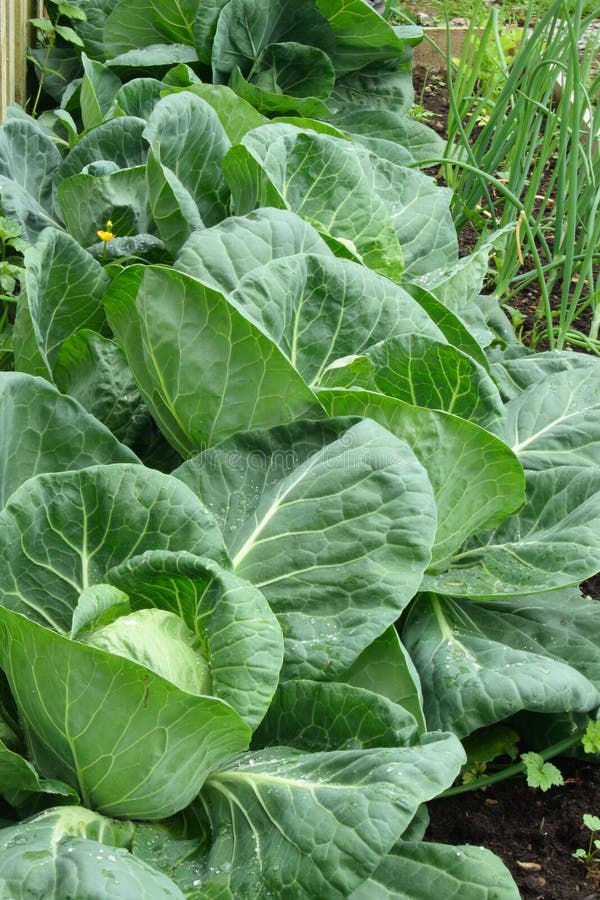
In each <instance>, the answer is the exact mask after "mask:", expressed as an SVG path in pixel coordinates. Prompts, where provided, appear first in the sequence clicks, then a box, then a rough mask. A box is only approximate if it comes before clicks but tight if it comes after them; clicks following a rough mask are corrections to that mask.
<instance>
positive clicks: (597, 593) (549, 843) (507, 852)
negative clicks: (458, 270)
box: [414, 69, 600, 900]
mask: <svg viewBox="0 0 600 900" xmlns="http://www.w3.org/2000/svg"><path fill="white" fill-rule="evenodd" d="M414 83H415V103H417V104H418V105H419V106H421V107H423V108H424V110H425V111H426V113H431V115H426V118H425V121H426V123H427V124H428V125H429V126H430V127H431V128H433V129H435V130H436V131H437V132H438V133H439V134H441V135H442V136H443V137H445V136H446V121H447V115H448V109H449V96H448V91H447V88H446V84H445V79H444V78H443V76H441V75H439V74H437V73H435V74H432V73H430V72H426V71H424V70H419V69H417V70H415V73H414ZM436 174H437V173H436ZM477 238H478V233H477V231H476V230H475V229H474V228H473V227H472V226H471V225H467V226H466V227H465V229H464V230H463V231H462V233H461V235H460V251H461V255H464V254H467V253H469V252H471V250H472V249H473V247H474V246H475V244H476V242H477ZM558 291H560V286H559V287H558V289H557V295H556V296H555V297H554V298H552V299H553V300H554V302H556V303H557V305H558V304H559V303H560V294H559V293H558ZM539 303H540V292H539V288H538V287H537V285H536V284H535V283H532V284H531V285H530V286H528V287H526V288H525V289H523V290H522V291H521V292H520V293H519V294H518V296H516V297H514V298H512V299H511V303H510V305H511V306H512V307H513V308H514V309H515V310H517V311H518V312H519V313H520V314H521V315H522V316H523V317H524V322H523V325H522V336H523V339H524V342H525V343H527V341H528V336H530V335H531V333H532V331H533V329H534V328H535V326H536V322H539V319H538V308H539ZM576 324H577V326H578V327H579V328H581V330H582V331H584V332H586V331H587V329H586V324H588V325H589V319H588V316H586V314H585V313H584V314H583V316H582V317H581V318H580V320H579V321H578V322H577V323H576ZM538 349H540V350H543V349H547V347H546V346H544V344H543V343H540V344H538ZM581 589H582V591H583V592H584V593H585V594H588V595H590V596H592V597H594V598H595V599H600V575H596V576H594V577H593V578H589V579H588V580H587V581H585V582H584V583H583V584H582V585H581ZM553 762H554V763H555V764H557V765H558V767H559V768H560V770H561V772H562V774H563V776H564V778H565V784H564V786H563V787H560V788H551V789H550V790H549V791H548V792H546V793H542V792H541V791H539V790H537V791H534V790H532V789H531V788H529V787H528V786H527V782H526V781H525V778H524V777H523V778H519V779H515V780H511V781H505V782H501V783H499V784H496V785H493V786H492V787H490V788H489V789H488V790H487V791H485V792H483V791H476V792H474V793H465V794H460V795H457V796H455V797H450V798H448V799H446V800H436V801H434V802H433V803H431V804H430V805H429V812H430V816H431V825H430V827H429V830H428V832H427V835H426V838H427V839H428V840H432V841H437V842H440V843H445V844H475V845H481V846H484V847H486V848H487V849H489V850H492V851H493V852H494V853H496V854H497V855H498V856H499V857H500V858H501V859H502V860H503V861H504V863H505V864H506V865H507V866H508V868H509V869H510V871H511V873H512V875H513V878H514V879H515V881H516V883H517V885H518V887H519V891H520V892H521V896H522V897H523V900H571V898H577V900H600V863H597V864H592V865H590V866H586V865H585V864H584V863H582V862H580V861H578V860H576V859H574V858H573V856H572V854H573V853H574V852H575V850H577V849H578V848H579V847H583V848H586V849H587V845H588V840H589V832H588V831H587V829H586V828H585V826H584V825H583V821H582V816H583V814H584V813H591V814H593V815H600V766H594V765H591V764H589V763H583V762H579V761H576V760H573V759H560V760H556V759H555V760H553ZM435 900H437V898H435ZM439 900H443V898H439Z"/></svg>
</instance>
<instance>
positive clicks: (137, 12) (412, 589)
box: [0, 0, 600, 900]
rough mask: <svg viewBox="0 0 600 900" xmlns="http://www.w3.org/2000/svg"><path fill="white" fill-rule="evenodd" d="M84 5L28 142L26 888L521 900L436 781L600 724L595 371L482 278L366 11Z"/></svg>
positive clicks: (7, 839)
mask: <svg viewBox="0 0 600 900" xmlns="http://www.w3.org/2000/svg"><path fill="white" fill-rule="evenodd" d="M81 8H82V9H83V8H84V7H83V6H82V7H81ZM85 10H86V18H85V19H81V18H79V19H74V24H75V25H76V27H77V29H78V32H79V34H80V35H81V40H82V41H83V45H84V46H83V53H81V55H78V56H77V58H76V59H74V60H73V59H71V60H67V59H66V58H63V60H62V62H63V64H64V66H65V68H64V69H63V70H61V71H65V72H66V71H67V68H69V67H70V68H69V71H71V77H73V76H77V78H76V80H75V81H73V82H72V83H71V84H70V85H69V86H68V87H67V89H66V91H65V92H64V95H62V103H61V106H60V107H59V108H57V109H56V110H54V111H52V112H49V113H48V114H45V115H44V116H42V117H41V118H40V119H37V120H34V119H33V118H31V117H29V116H28V115H27V114H26V113H25V112H24V111H23V110H20V109H18V108H13V109H12V110H11V112H10V115H9V117H8V119H7V121H6V123H5V124H4V125H3V126H2V127H1V128H0V203H1V205H2V208H3V211H4V213H5V214H10V216H11V217H13V218H15V219H16V220H17V221H18V222H19V224H20V227H21V229H22V233H23V235H24V237H25V238H26V240H27V243H28V249H27V251H26V254H25V275H24V290H23V293H22V295H21V296H20V298H19V303H18V310H17V317H16V321H15V326H14V332H13V351H14V361H15V370H16V371H14V372H7V373H3V374H2V376H1V377H0V410H1V413H0V415H1V420H2V422H3V428H2V438H1V440H0V457H1V465H0V519H1V520H2V527H1V528H0V563H1V564H0V629H1V635H2V639H1V642H0V668H1V669H2V676H1V680H0V688H1V689H0V742H1V743H0V758H1V760H2V765H1V766H0V795H1V796H2V799H3V804H4V806H3V811H4V815H5V822H4V823H3V824H4V828H3V829H2V830H1V831H0V844H1V849H0V896H6V897H32V896H33V897H56V898H59V897H60V898H65V897H81V896H93V897H98V898H103V897H106V898H109V897H110V898H116V897H123V898H129V897H133V896H135V897H144V896H147V897H149V898H159V897H165V898H166V897H181V896H187V897H195V898H228V897H231V898H234V900H253V898H256V900H259V898H260V900H262V898H267V897H290V898H319V900H321V898H332V900H335V898H351V900H363V898H364V900H366V898H369V897H374V896H382V897H383V896H386V897H388V896H389V897H395V898H399V900H400V898H402V900H405V898H407V897H408V898H411V900H419V898H429V897H431V896H434V895H435V896H448V897H450V896H453V894H454V895H456V896H458V895H460V897H461V900H463V898H464V900H478V898H480V897H482V896H488V897H490V898H491V897H496V898H500V900H511V898H516V897H518V892H517V889H516V887H515V885H514V883H513V881H512V879H511V878H510V875H509V874H508V872H507V870H506V869H505V868H504V866H503V865H502V863H501V862H500V861H499V860H498V859H496V857H494V856H493V855H492V854H490V853H488V852H487V851H485V850H483V849H481V848H476V847H475V848H474V847H460V848H455V847H446V846H443V845H437V844H432V843H429V842H427V841H425V840H423V838H424V836H425V831H426V827H427V821H428V819H427V811H426V803H427V802H428V801H429V800H431V799H433V798H435V797H436V796H439V795H440V794H441V793H443V792H444V791H445V790H447V789H449V788H450V787H451V786H452V785H453V784H454V783H455V782H456V780H457V779H460V774H461V771H462V769H463V766H464V765H465V761H466V754H465V749H464V746H463V743H465V745H466V746H468V747H469V748H470V749H471V750H472V748H473V747H475V748H477V747H478V746H487V745H489V744H490V742H491V743H493V736H494V734H496V733H497V732H496V731H495V729H496V728H497V727H498V726H499V725H501V726H502V727H505V726H506V725H507V724H509V725H510V726H511V727H512V728H513V729H515V728H516V729H517V731H518V733H519V735H522V736H523V737H526V738H527V740H528V741H529V742H530V744H531V745H532V746H534V748H537V749H541V748H542V747H544V746H547V745H548V744H549V743H551V741H559V740H560V741H561V742H562V743H561V744H560V746H562V747H565V746H566V745H567V744H569V743H570V744H571V745H573V744H574V743H575V741H576V740H577V739H578V735H579V734H580V733H581V732H582V730H583V729H584V728H585V726H586V723H587V722H588V721H589V719H590V718H595V716H596V710H597V708H598V706H599V705H600V694H599V691H600V669H599V665H598V653H597V646H598V639H599V637H600V617H599V614H598V610H597V604H595V603H594V602H593V601H591V600H589V598H585V597H582V596H581V595H580V593H579V591H578V589H577V585H578V584H579V583H580V582H581V581H582V580H583V579H585V578H587V577H589V576H591V575H593V574H594V573H596V572H597V571H598V570H600V539H599V538H598V535H599V534H600V528H599V525H600V481H599V476H598V455H599V450H598V447H599V446H600V444H599V437H598V433H597V432H598V429H597V425H596V423H597V421H598V415H597V414H598V409H599V407H600V370H599V368H598V365H599V364H598V361H597V360H596V359H594V358H591V357H584V356H579V355H576V354H573V353H569V352H567V351H565V352H561V353H548V354H537V355H533V354H530V353H528V352H527V351H526V350H525V349H524V348H522V347H521V346H520V345H519V344H518V343H517V342H516V339H515V336H514V334H513V332H512V330H511V327H510V324H509V323H508V321H506V320H505V319H504V317H503V315H502V314H501V312H500V311H499V310H498V308H497V306H496V304H495V301H494V300H493V298H489V297H486V296H485V295H483V294H482V289H483V283H484V279H485V274H486V271H487V265H488V254H489V250H490V246H491V245H482V246H481V247H480V248H479V249H478V250H477V251H476V252H474V253H473V254H471V255H470V256H468V257H463V258H460V257H459V253H458V245H457V239H456V233H455V231H454V228H453V225H452V220H451V217H450V213H449V206H448V204H449V199H450V198H449V192H448V191H447V190H446V189H444V188H441V187H439V186H438V185H437V184H436V183H435V181H434V179H433V178H431V177H430V176H428V175H426V174H423V173H422V172H420V171H419V170H418V166H417V162H418V159H419V158H423V156H425V155H427V153H426V145H427V142H428V141H432V140H437V139H435V138H431V136H430V135H429V132H428V131H427V130H425V131H423V130H419V129H418V128H416V129H412V127H411V126H410V125H409V124H408V120H407V119H406V116H405V115H404V114H403V110H404V109H405V108H406V103H407V102H409V101H410V75H409V70H408V51H407V47H408V45H409V44H410V42H411V41H412V39H413V37H412V36H411V35H410V34H406V33H405V32H402V33H399V32H398V31H396V30H394V29H391V28H390V26H389V25H388V24H387V23H386V22H385V21H384V20H383V19H381V18H380V17H378V16H377V15H376V13H375V12H374V11H373V10H372V9H371V8H370V7H369V6H368V5H367V4H366V3H364V2H363V0H335V2H329V0H327V2H325V0H314V2H313V0H310V2H309V0H306V2H303V3H300V4H298V3H295V4H291V3H288V2H286V0H277V2H269V3H260V4H258V3H254V2H249V0H243V2H242V0H229V2H227V3H226V2H210V3H209V2H203V3H201V4H199V3H198V2H197V0H189V2H185V3H177V4H169V3H160V4H159V3H150V4H148V3H147V2H144V3H141V2H139V0H121V2H119V3H113V2H112V0H110V2H108V0H89V2H87V3H86V4H85ZM242 22H244V23H245V25H244V26H243V27H242V25H241V23H242ZM58 52H59V51H58V50H57V51H56V53H58ZM59 55H60V54H59ZM55 62H56V66H57V68H56V71H59V70H60V67H59V63H60V59H59V58H58V57H57V58H56V60H54V59H53V65H54V63H55ZM67 63H68V65H67ZM132 74H133V77H132ZM78 78H80V80H78ZM48 84H49V87H51V86H52V81H51V79H49V82H48ZM407 84H408V88H407ZM55 86H56V85H55ZM392 102H393V104H394V106H395V110H396V111H395V112H393V113H388V112H387V111H386V110H385V109H384V107H385V106H387V105H389V104H390V103H392ZM357 109H360V115H359V116H357ZM358 123H360V129H361V134H357V132H356V128H358V127H359V124H358ZM107 223H110V227H108V226H107ZM99 232H100V234H99ZM107 235H110V236H111V237H110V238H108V237H107ZM467 737H468V738H469V742H468V744H466V742H465V739H466V738H467Z"/></svg>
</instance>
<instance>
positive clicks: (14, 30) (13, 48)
mask: <svg viewBox="0 0 600 900" xmlns="http://www.w3.org/2000/svg"><path fill="white" fill-rule="evenodd" d="M42 9H43V2H41V0H0V121H2V120H3V119H4V117H5V115H6V109H7V107H8V106H10V104H11V103H15V102H16V103H21V104H25V101H26V100H27V60H26V53H27V48H28V47H29V46H30V43H31V39H32V36H31V29H30V28H29V27H28V25H27V20H28V19H30V18H32V17H33V16H39V15H41V10H42Z"/></svg>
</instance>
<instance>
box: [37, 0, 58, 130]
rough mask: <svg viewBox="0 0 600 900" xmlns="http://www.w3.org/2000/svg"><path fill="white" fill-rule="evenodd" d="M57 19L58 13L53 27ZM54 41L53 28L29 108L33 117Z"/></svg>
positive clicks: (40, 94)
mask: <svg viewBox="0 0 600 900" xmlns="http://www.w3.org/2000/svg"><path fill="white" fill-rule="evenodd" d="M45 8H46V7H45V6H44V9H45ZM59 19H60V13H59V14H58V15H57V17H56V21H55V22H52V25H53V26H54V27H56V25H58V20H59ZM50 21H52V20H50ZM55 43H56V32H55V31H54V30H53V31H52V32H51V33H50V36H49V38H48V46H47V47H46V53H45V55H44V61H43V63H42V72H41V75H40V80H39V83H38V89H37V93H36V95H35V100H34V101H33V108H32V110H31V115H32V116H34V117H35V115H36V114H37V108H38V104H39V102H40V99H41V96H42V91H43V89H44V78H45V76H46V72H47V70H48V60H49V59H50V53H51V52H52V49H53V47H54V44H55Z"/></svg>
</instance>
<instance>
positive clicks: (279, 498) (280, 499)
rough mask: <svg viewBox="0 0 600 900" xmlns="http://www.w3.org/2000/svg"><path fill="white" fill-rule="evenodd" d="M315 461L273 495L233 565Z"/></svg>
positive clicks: (238, 561) (250, 545)
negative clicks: (279, 492) (270, 502)
mask: <svg viewBox="0 0 600 900" xmlns="http://www.w3.org/2000/svg"><path fill="white" fill-rule="evenodd" d="M317 455H318V454H317ZM315 463H316V460H315V462H313V463H311V464H310V465H307V466H306V468H305V469H304V470H303V471H302V472H301V474H300V475H299V476H298V478H296V479H295V480H294V481H292V482H291V483H290V484H289V485H288V487H287V488H286V489H285V490H284V491H282V493H281V494H278V495H277V496H276V497H275V499H274V500H273V503H272V504H271V506H270V507H269V508H268V510H267V511H266V513H265V514H264V516H263V517H262V519H261V520H260V522H258V523H257V525H256V528H255V529H254V531H253V532H252V534H251V535H250V536H249V537H248V539H247V540H246V542H245V543H244V545H243V546H242V547H241V548H240V549H239V550H238V552H237V553H236V555H235V556H234V557H233V564H234V566H236V567H237V566H239V564H240V563H241V561H242V560H243V559H244V558H245V557H246V556H247V555H248V553H249V552H250V550H251V549H252V547H253V546H254V542H255V541H256V538H257V537H258V535H259V534H260V533H261V531H262V530H263V529H264V528H265V527H266V526H267V525H268V524H269V522H270V521H271V519H272V518H273V516H274V515H275V514H276V513H277V511H278V510H279V509H280V507H281V506H282V505H283V502H284V500H285V499H286V497H287V496H288V494H289V493H290V492H291V491H293V489H294V488H295V487H296V485H298V484H300V482H301V481H302V479H303V478H305V477H306V475H307V474H308V473H309V472H310V470H311V469H312V468H313V466H314V465H315Z"/></svg>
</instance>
